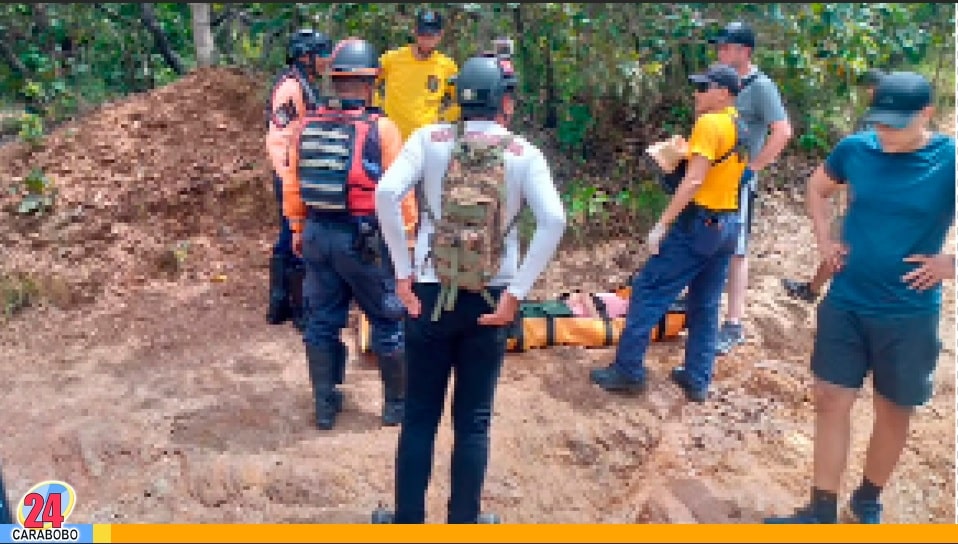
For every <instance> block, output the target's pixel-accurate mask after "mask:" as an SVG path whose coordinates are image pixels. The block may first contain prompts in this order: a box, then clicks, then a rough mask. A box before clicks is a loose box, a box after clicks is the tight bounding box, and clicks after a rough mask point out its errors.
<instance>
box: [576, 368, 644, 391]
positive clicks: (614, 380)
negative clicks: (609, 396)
mask: <svg viewBox="0 0 958 544" xmlns="http://www.w3.org/2000/svg"><path fill="white" fill-rule="evenodd" d="M589 377H590V378H591V379H592V383H594V384H596V385H598V386H599V387H601V388H602V389H605V390H606V391H610V392H611V391H615V392H625V393H642V392H644V391H645V387H646V384H645V380H636V379H633V378H630V377H628V376H626V375H624V374H622V373H621V372H619V370H618V369H617V368H615V366H614V365H609V366H608V367H606V368H596V369H593V370H592V372H590V373H589Z"/></svg>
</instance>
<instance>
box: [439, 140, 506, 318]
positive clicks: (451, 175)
mask: <svg viewBox="0 0 958 544" xmlns="http://www.w3.org/2000/svg"><path fill="white" fill-rule="evenodd" d="M457 125H458V126H457V129H458V130H457V133H458V134H457V136H458V137H457V138H456V143H455V145H454V147H453V152H452V157H451V159H450V161H449V168H448V169H447V170H446V176H445V178H444V180H443V186H442V196H441V199H442V200H441V201H442V214H441V216H440V217H438V218H437V217H436V214H435V213H433V210H432V209H431V208H430V207H429V204H428V202H427V201H426V200H425V199H422V202H423V203H424V206H423V207H424V208H425V210H426V213H427V215H428V216H429V218H430V220H431V221H432V223H433V225H434V226H435V228H434V231H433V233H432V234H431V235H430V244H429V245H430V250H429V255H428V256H427V257H428V258H431V259H432V262H433V265H434V267H435V270H436V275H437V276H438V277H439V284H440V286H441V287H440V292H439V298H438V300H437V301H436V306H435V308H434V309H433V313H432V320H433V321H437V320H438V319H439V314H440V312H441V311H442V310H441V308H443V307H445V310H446V311H447V312H448V311H451V310H452V309H453V307H454V306H455V303H456V293H457V292H458V290H459V289H465V290H467V291H471V292H476V293H480V294H481V295H482V297H483V298H484V299H485V300H486V302H487V303H488V304H489V305H490V306H491V307H492V308H495V306H496V304H495V301H494V300H493V298H492V296H491V295H490V294H489V291H488V290H487V289H486V287H487V286H488V282H489V280H491V279H492V278H493V277H494V276H495V275H496V273H497V272H498V270H499V267H500V265H501V261H502V254H503V251H504V248H505V239H506V236H507V235H508V234H509V231H510V230H512V228H513V227H514V226H515V223H516V221H517V218H518V216H519V214H516V215H515V217H513V218H512V219H510V220H508V221H507V220H506V218H505V199H506V185H505V152H506V149H508V148H509V146H510V145H511V144H512V140H513V137H512V136H511V135H504V136H479V137H472V136H470V137H466V136H465V135H464V134H463V131H464V128H463V123H461V122H460V123H458V124H457Z"/></svg>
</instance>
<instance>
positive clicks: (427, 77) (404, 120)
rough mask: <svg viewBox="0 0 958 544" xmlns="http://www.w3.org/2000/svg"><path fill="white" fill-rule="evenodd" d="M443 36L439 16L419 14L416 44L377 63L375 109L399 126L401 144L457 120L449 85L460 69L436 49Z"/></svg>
mask: <svg viewBox="0 0 958 544" xmlns="http://www.w3.org/2000/svg"><path fill="white" fill-rule="evenodd" d="M442 33H443V21H442V15H440V14H439V13H438V12H436V11H433V10H423V11H420V12H419V13H418V14H417V15H416V42H415V43H413V44H410V45H405V46H402V47H399V48H396V49H392V50H390V51H387V52H385V53H383V55H382V57H380V59H379V63H380V65H381V67H382V71H381V72H380V76H379V81H378V82H377V86H378V88H379V95H378V96H377V98H378V103H377V105H381V107H382V108H383V111H384V112H385V113H386V115H387V116H388V117H389V118H390V119H392V120H393V121H394V122H395V123H396V125H398V126H399V131H400V133H402V137H403V141H405V140H407V139H408V138H409V136H410V135H411V134H412V133H413V132H414V131H415V130H416V129H418V128H420V127H424V126H426V125H431V124H433V123H437V122H441V121H445V122H453V121H455V120H457V119H458V118H459V107H458V106H457V105H456V104H455V101H454V100H453V96H454V94H453V93H454V90H453V86H452V84H451V83H450V79H451V78H453V77H454V76H455V75H456V74H457V73H459V67H458V66H457V65H456V61H454V60H453V59H451V58H449V57H448V56H446V55H444V54H443V53H441V52H439V51H438V50H437V49H436V48H437V47H438V46H439V42H441V41H442Z"/></svg>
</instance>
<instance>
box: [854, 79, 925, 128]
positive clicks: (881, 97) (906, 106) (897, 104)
mask: <svg viewBox="0 0 958 544" xmlns="http://www.w3.org/2000/svg"><path fill="white" fill-rule="evenodd" d="M931 98H932V92H931V84H930V83H928V80H927V79H925V76H923V75H921V74H916V73H914V72H892V73H890V74H887V75H884V76H882V78H881V80H879V82H878V86H877V87H875V95H874V97H873V98H872V103H871V108H869V109H868V113H866V114H865V119H864V121H865V122H866V123H878V124H881V125H887V126H890V127H892V128H897V129H901V128H905V127H907V126H908V124H909V123H910V122H911V120H912V118H914V117H915V114H917V113H918V112H920V111H921V110H923V109H925V107H927V106H929V105H931Z"/></svg>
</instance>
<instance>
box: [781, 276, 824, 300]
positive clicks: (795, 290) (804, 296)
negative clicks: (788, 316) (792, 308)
mask: <svg viewBox="0 0 958 544" xmlns="http://www.w3.org/2000/svg"><path fill="white" fill-rule="evenodd" d="M782 287H784V288H785V292H786V293H788V296H790V297H792V298H794V299H797V300H804V301H805V302H815V301H816V300H818V295H817V294H816V293H814V292H812V284H811V283H809V282H807V281H795V280H790V279H788V278H783V279H782Z"/></svg>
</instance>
